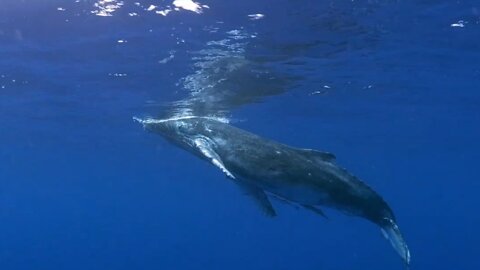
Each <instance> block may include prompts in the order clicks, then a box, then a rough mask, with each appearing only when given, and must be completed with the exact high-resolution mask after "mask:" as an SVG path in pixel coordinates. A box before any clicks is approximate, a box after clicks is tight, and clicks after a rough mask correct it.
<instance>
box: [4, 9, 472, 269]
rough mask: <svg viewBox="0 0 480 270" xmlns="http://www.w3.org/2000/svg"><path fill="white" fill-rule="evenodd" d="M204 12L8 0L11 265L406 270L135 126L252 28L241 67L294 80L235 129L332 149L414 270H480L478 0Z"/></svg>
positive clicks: (354, 237)
mask: <svg viewBox="0 0 480 270" xmlns="http://www.w3.org/2000/svg"><path fill="white" fill-rule="evenodd" d="M201 2H202V4H208V5H209V6H210V9H206V10H205V11H204V13H203V14H195V13H192V12H189V11H178V12H174V13H172V14H169V16H167V17H162V16H159V15H156V14H153V13H152V12H147V11H145V10H144V9H140V8H138V7H136V6H135V5H134V4H133V1H132V2H129V1H125V4H124V6H123V7H122V8H120V9H118V10H117V11H115V12H114V13H113V16H111V17H99V16H95V15H94V14H92V13H91V12H90V11H91V10H93V9H94V7H93V5H94V1H83V0H82V1H79V2H78V3H75V1H34V0H30V1H4V3H2V6H1V7H0V75H1V77H0V87H1V88H0V142H1V144H0V269H279V270H281V269H402V263H401V261H400V259H399V258H398V257H397V255H396V254H395V252H394V251H393V250H392V249H391V247H390V246H389V244H388V243H387V241H385V240H383V239H382V237H381V235H380V233H379V231H378V229H377V228H376V227H375V226H373V225H371V224H369V223H368V222H366V221H364V220H361V219H358V218H352V217H347V216H344V215H342V214H340V213H338V212H335V211H327V215H328V216H329V217H330V218H329V219H328V220H324V219H321V218H319V217H318V216H315V215H313V214H311V213H310V212H306V211H304V210H301V209H298V210H297V209H295V208H293V207H290V206H286V205H283V204H280V203H275V207H276V208H277V212H278V213H279V216H278V217H277V218H274V219H269V218H266V217H264V216H263V215H262V214H261V213H260V212H259V211H258V209H256V208H255V206H254V204H253V203H251V202H250V199H249V198H248V197H246V196H244V195H243V194H242V193H241V192H240V191H238V190H237V188H236V187H235V186H234V185H232V184H231V183H230V182H229V181H227V180H226V179H225V177H224V176H223V175H222V174H221V173H220V172H219V171H218V170H216V169H215V168H214V167H212V166H210V165H208V164H206V163H204V162H203V161H200V160H198V159H196V158H195V157H193V156H191V155H190V154H188V153H186V152H184V151H182V150H179V149H177V148H176V147H174V146H172V145H169V144H168V143H167V142H165V141H163V140H162V139H161V138H160V137H158V136H155V135H152V134H148V133H146V132H144V130H142V128H141V127H140V126H139V125H138V124H135V123H134V122H133V121H132V116H135V115H155V114H156V113H159V112H158V110H160V107H161V106H150V105H149V104H152V103H154V104H156V103H162V102H168V101H174V100H178V99H182V98H184V97H185V96H188V93H186V90H185V89H183V88H182V86H181V83H179V81H180V82H181V79H182V78H184V77H185V76H187V75H188V74H192V73H193V72H195V68H194V67H193V65H192V64H193V63H194V61H193V60H192V58H193V56H192V52H194V51H198V50H201V49H202V48H204V47H205V46H206V45H205V44H206V43H207V42H208V41H211V40H220V39H222V38H223V37H224V36H225V35H226V34H225V33H226V32H227V31H229V30H232V29H242V30H244V31H246V32H248V33H255V35H256V37H255V38H252V39H250V40H249V45H248V46H247V47H246V52H245V57H246V58H247V59H251V61H253V62H255V63H260V62H262V64H265V63H266V64H265V65H264V67H265V66H268V68H270V69H271V70H274V72H276V73H275V74H277V75H276V76H277V78H278V77H279V76H292V77H295V79H291V80H290V79H289V81H291V83H289V84H285V85H284V86H285V87H286V90H285V89H284V90H282V91H280V90H279V91H278V93H274V94H272V93H271V94H269V95H268V97H266V96H261V95H260V96H259V97H258V98H257V99H256V100H255V102H254V103H252V104H243V105H242V106H239V107H238V108H235V109H234V110H232V111H231V112H230V113H229V117H231V118H232V119H234V122H233V124H234V125H236V126H239V127H241V128H244V129H246V130H249V131H252V132H255V133H257V134H260V135H262V136H265V137H269V138H273V139H275V140H278V141H281V142H284V143H287V144H290V145H294V146H298V147H308V148H315V149H320V150H326V151H330V152H333V153H335V154H336V156H337V157H338V162H339V163H340V164H342V165H343V166H345V167H346V168H348V169H349V170H350V171H352V172H354V173H355V174H356V175H358V176H359V177H361V178H362V179H363V180H364V181H365V182H367V183H368V184H369V185H370V186H372V187H373V188H375V189H376V190H377V191H378V192H379V193H380V194H382V196H383V197H384V198H385V199H386V200H387V201H388V202H389V203H390V205H391V206H392V208H393V209H394V211H395V213H396V216H397V219H398V221H399V225H400V227H401V229H402V232H403V234H404V236H405V238H406V240H407V242H408V244H409V246H410V249H411V252H412V269H472V270H473V269H480V260H479V259H478V256H479V254H480V249H479V247H478V243H479V242H480V234H479V233H478V227H479V226H480V215H479V214H478V205H480V198H479V196H478V192H479V191H480V173H479V170H478V167H479V166H478V161H479V160H480V143H479V142H478V138H480V125H479V120H480V93H479V90H480V65H479V63H480V22H479V21H480V15H479V14H480V5H479V4H478V1H354V2H352V1H341V0H340V1H306V0H305V1H303V0H302V1H287V0H281V1H280V0H279V1H278V2H277V1H266V0H264V1H262V0H257V1H212V0H211V1H201ZM169 3H170V2H169V1H168V2H162V1H153V0H152V1H151V3H150V2H148V3H147V2H145V3H143V2H142V3H141V4H142V5H143V6H144V7H148V6H149V5H150V4H157V5H160V6H162V5H163V6H165V5H167V4H169ZM273 3H275V4H273ZM58 7H63V8H65V11H59V10H57V8H58ZM129 12H137V13H138V15H139V16H133V17H131V16H128V13H129ZM253 13H263V14H265V15H266V16H265V18H263V19H261V20H257V21H252V20H249V19H248V17H247V15H248V14H253ZM459 20H463V21H466V23H465V27H452V26H451V24H452V23H456V22H458V21H459ZM219 21H222V22H223V23H218V22H219ZM211 26H215V27H219V29H218V31H217V32H216V33H211V32H208V31H206V30H205V27H211ZM119 39H125V40H127V43H118V42H117V40H119ZM181 40H184V41H185V42H183V41H182V42H180V43H179V44H177V42H179V41H181ZM172 50H175V58H173V59H172V61H170V62H168V63H166V64H160V63H159V62H158V61H159V60H161V59H164V58H165V57H167V56H169V52H171V51H172ZM272 72H273V71H272ZM115 73H119V74H124V73H125V74H127V76H123V77H118V76H114V75H112V74H115ZM324 85H328V86H329V87H330V88H325V87H324ZM2 86H4V87H2ZM249 86H251V88H252V89H254V88H255V87H254V85H253V86H252V85H249ZM254 90H255V89H254ZM320 90H321V91H322V94H318V95H316V94H313V95H312V93H313V92H315V91H320ZM247 93H248V94H250V95H251V94H252V93H251V92H247Z"/></svg>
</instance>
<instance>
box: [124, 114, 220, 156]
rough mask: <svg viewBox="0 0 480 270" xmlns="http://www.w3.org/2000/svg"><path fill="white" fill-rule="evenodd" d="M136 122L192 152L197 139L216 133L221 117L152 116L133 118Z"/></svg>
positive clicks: (207, 138) (206, 138)
mask: <svg viewBox="0 0 480 270" xmlns="http://www.w3.org/2000/svg"><path fill="white" fill-rule="evenodd" d="M133 119H134V120H135V121H136V122H139V123H140V124H142V125H143V127H144V129H146V130H148V131H150V132H153V133H156V134H159V135H161V136H162V137H164V138H165V139H167V140H168V141H169V142H171V143H174V144H176V145H177V146H180V147H181V148H184V149H187V150H189V151H192V150H193V151H192V152H194V153H195V154H198V153H196V152H197V151H198V147H197V145H196V144H197V142H198V139H199V138H201V139H202V140H208V141H209V142H211V140H210V137H214V135H215V134H217V132H215V131H217V130H218V126H217V125H218V124H219V122H222V119H216V118H208V117H196V116H182V117H172V118H168V119H153V118H145V119H140V118H136V117H134V118H133Z"/></svg>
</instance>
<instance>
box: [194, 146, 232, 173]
mask: <svg viewBox="0 0 480 270" xmlns="http://www.w3.org/2000/svg"><path fill="white" fill-rule="evenodd" d="M194 142H195V146H196V147H197V148H198V150H199V151H200V152H201V153H202V154H203V155H204V156H205V158H207V159H208V160H210V162H212V164H213V165H215V166H216V167H217V168H219V169H220V170H222V172H224V173H225V174H226V175H227V176H228V177H230V178H232V179H235V176H233V174H232V173H231V172H230V171H229V170H227V168H226V167H225V165H224V164H223V162H222V159H221V158H220V157H219V156H218V154H217V153H216V152H215V151H214V150H213V149H212V147H211V146H210V143H209V142H208V140H207V139H205V138H196V139H195V140H194Z"/></svg>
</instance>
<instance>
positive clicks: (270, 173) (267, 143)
mask: <svg viewBox="0 0 480 270" xmlns="http://www.w3.org/2000/svg"><path fill="white" fill-rule="evenodd" d="M134 119H135V120H136V121H138V122H140V123H141V124H142V125H143V126H144V128H145V129H146V130H148V131H151V132H154V133H158V134H160V135H162V136H163V137H165V138H166V139H167V140H168V141H170V142H172V143H174V144H176V145H178V146H180V147H181V148H183V149H185V150H187V151H189V152H191V153H193V154H195V155H197V156H199V157H200V158H202V159H204V160H207V161H209V162H210V163H212V164H213V165H215V166H216V167H217V168H219V169H220V170H221V171H222V172H223V173H224V174H225V175H226V176H227V177H228V178H229V179H231V180H232V181H233V182H234V183H236V184H237V185H238V186H239V187H240V188H241V189H243V190H244V191H245V192H246V193H248V194H249V195H250V196H251V197H252V198H253V199H254V200H255V202H256V204H257V205H258V206H259V208H260V209H261V210H262V211H263V212H264V213H265V214H266V215H268V216H275V215H276V212H275V210H274V208H273V206H272V204H271V203H270V200H269V195H270V196H275V197H277V198H280V199H282V200H284V201H287V202H292V203H296V204H299V205H301V206H303V207H304V208H305V209H308V210H311V211H314V212H316V213H318V214H320V215H324V214H323V212H322V210H321V209H320V208H319V207H320V206H327V207H332V208H335V209H338V210H340V211H342V212H346V213H349V214H352V215H355V216H359V217H363V218H365V219H367V220H369V221H371V222H373V223H375V224H377V225H378V226H379V227H380V228H381V230H382V233H383V235H384V236H385V238H386V239H388V240H389V241H390V243H391V245H392V246H393V248H394V249H395V250H396V252H397V253H398V254H399V255H400V257H401V258H402V260H403V261H404V263H405V265H407V267H408V265H409V263H410V252H409V250H408V247H407V245H406V243H405V241H404V239H403V237H402V234H401V233H400V230H399V228H398V226H397V224H396V219H395V216H394V214H393V212H392V210H391V209H390V207H389V206H388V204H387V203H386V202H385V201H384V200H383V199H382V197H381V196H380V195H379V194H377V193H376V192H375V191H374V190H373V189H372V188H370V187H369V186H367V185H366V184H365V183H363V182H362V181H360V180H359V179H358V178H357V177H355V176H353V175H352V174H350V173H349V172H348V171H346V170H345V169H343V168H341V167H339V166H338V165H337V164H336V162H335V156H334V155H333V154H331V153H327V152H321V151H316V150H311V149H300V148H294V147H290V146H288V145H284V144H281V143H278V142H274V141H272V140H268V139H265V138H262V137H260V136H257V135H255V134H252V133H250V132H247V131H244V130H242V129H239V128H236V127H234V126H232V125H229V124H228V123H226V122H223V121H219V120H218V119H215V118H209V117H195V116H186V117H177V118H170V119H164V120H156V119H138V118H134Z"/></svg>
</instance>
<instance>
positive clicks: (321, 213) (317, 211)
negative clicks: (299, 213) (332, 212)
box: [302, 204, 328, 219]
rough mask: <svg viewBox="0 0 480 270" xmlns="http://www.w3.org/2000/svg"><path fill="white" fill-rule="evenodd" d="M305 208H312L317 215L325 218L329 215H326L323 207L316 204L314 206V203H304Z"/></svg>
mask: <svg viewBox="0 0 480 270" xmlns="http://www.w3.org/2000/svg"><path fill="white" fill-rule="evenodd" d="M302 206H303V208H305V209H307V210H310V211H312V212H314V213H315V214H317V215H320V216H322V217H324V218H327V219H328V217H327V215H325V213H324V212H323V211H322V209H320V208H318V207H315V206H312V205H307V204H302Z"/></svg>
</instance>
